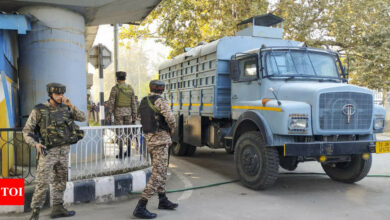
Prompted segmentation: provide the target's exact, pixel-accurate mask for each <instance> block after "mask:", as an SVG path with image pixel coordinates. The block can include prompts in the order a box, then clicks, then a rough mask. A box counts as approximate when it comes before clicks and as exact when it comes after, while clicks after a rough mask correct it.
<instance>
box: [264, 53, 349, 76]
mask: <svg viewBox="0 0 390 220" xmlns="http://www.w3.org/2000/svg"><path fill="white" fill-rule="evenodd" d="M263 57H265V67H266V75H268V76H276V77H286V76H288V77H289V76H299V77H325V78H339V76H340V74H341V72H340V70H341V69H338V68H337V64H336V62H335V61H336V57H335V56H333V55H330V54H327V53H321V52H317V51H310V50H307V51H300V50H288V51H286V50H279V51H271V52H268V51H267V52H265V56H263Z"/></svg>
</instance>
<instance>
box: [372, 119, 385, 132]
mask: <svg viewBox="0 0 390 220" xmlns="http://www.w3.org/2000/svg"><path fill="white" fill-rule="evenodd" d="M384 126H385V120H384V119H383V118H377V119H375V121H374V129H375V130H380V129H382V128H383V127H384Z"/></svg>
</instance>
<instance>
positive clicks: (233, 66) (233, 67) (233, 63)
mask: <svg viewBox="0 0 390 220" xmlns="http://www.w3.org/2000/svg"><path fill="white" fill-rule="evenodd" d="M229 66H230V78H231V79H232V80H233V81H238V79H239V78H240V68H239V63H238V60H230V62H229Z"/></svg>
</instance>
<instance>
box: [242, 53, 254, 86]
mask: <svg viewBox="0 0 390 220" xmlns="http://www.w3.org/2000/svg"><path fill="white" fill-rule="evenodd" d="M239 69H240V77H239V81H252V80H256V79H257V56H249V57H245V58H243V59H241V60H239Z"/></svg>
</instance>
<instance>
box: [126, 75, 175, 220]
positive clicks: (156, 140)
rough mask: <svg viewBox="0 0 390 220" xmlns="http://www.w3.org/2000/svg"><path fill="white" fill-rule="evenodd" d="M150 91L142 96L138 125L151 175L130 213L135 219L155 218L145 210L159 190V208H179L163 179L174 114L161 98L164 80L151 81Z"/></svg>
mask: <svg viewBox="0 0 390 220" xmlns="http://www.w3.org/2000/svg"><path fill="white" fill-rule="evenodd" d="M149 87H150V92H151V93H150V94H149V96H147V97H145V98H143V99H142V101H141V104H140V107H139V111H140V113H141V124H142V128H143V132H144V134H145V142H146V147H147V148H148V151H149V154H150V157H151V159H152V167H153V169H152V175H151V176H150V178H149V181H148V183H147V185H146V187H145V189H144V191H143V192H142V198H141V199H140V200H139V201H138V204H137V207H136V208H135V210H134V212H133V215H134V216H136V217H138V218H145V219H150V218H155V217H156V216H157V215H156V214H155V213H150V212H149V211H148V210H147V209H146V204H147V203H148V199H150V198H151V197H152V196H153V194H154V193H155V192H158V197H159V204H158V208H159V209H168V210H173V209H175V208H177V207H178V204H177V203H172V202H171V201H169V200H168V198H167V196H166V195H165V182H166V179H167V168H168V147H169V145H171V144H172V140H171V135H172V134H173V131H174V128H175V127H176V122H175V117H174V115H173V113H172V111H171V108H170V107H169V104H168V102H167V101H166V100H165V99H163V98H162V97H161V94H162V93H163V92H164V88H165V85H164V82H162V81H159V80H152V81H151V82H150V83H149Z"/></svg>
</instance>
